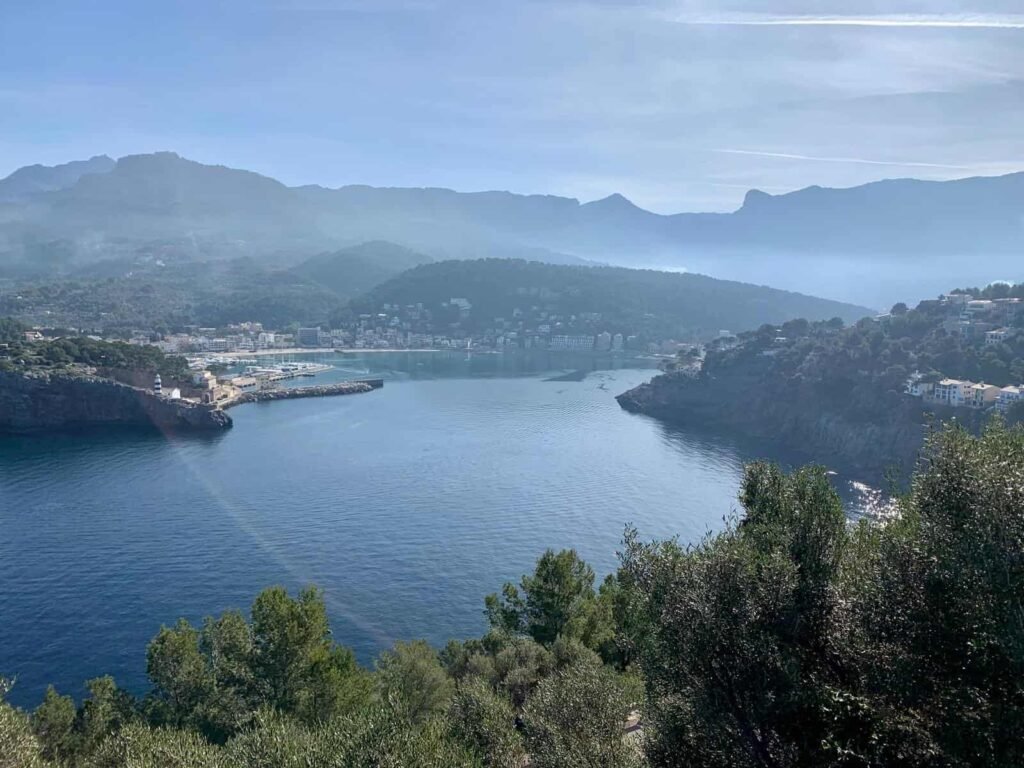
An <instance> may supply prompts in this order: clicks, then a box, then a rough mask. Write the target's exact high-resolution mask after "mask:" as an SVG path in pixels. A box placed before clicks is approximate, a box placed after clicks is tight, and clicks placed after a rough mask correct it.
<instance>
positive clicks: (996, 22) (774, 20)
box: [673, 15, 1024, 29]
mask: <svg viewBox="0 0 1024 768" xmlns="http://www.w3.org/2000/svg"><path fill="white" fill-rule="evenodd" d="M673 21H675V22H676V23H678V24H688V25H693V26H715V27H718V26H721V27H911V28H913V27H919V28H933V29H1024V16H947V15H934V16H722V17H696V18H690V17H686V16H683V17H677V18H675V19H673Z"/></svg>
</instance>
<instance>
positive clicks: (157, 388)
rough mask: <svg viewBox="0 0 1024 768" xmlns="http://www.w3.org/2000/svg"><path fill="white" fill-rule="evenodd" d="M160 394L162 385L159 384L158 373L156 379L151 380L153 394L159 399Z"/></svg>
mask: <svg viewBox="0 0 1024 768" xmlns="http://www.w3.org/2000/svg"><path fill="white" fill-rule="evenodd" d="M162 392H163V384H162V383H161V382H160V374H159V373H158V374H157V375H156V378H155V379H153V394H154V395H157V396H158V397H159V396H160V394H161V393H162Z"/></svg>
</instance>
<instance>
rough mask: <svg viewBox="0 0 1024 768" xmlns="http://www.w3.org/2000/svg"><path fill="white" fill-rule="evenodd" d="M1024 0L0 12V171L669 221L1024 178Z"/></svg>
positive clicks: (323, 2)
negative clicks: (486, 203)
mask: <svg viewBox="0 0 1024 768" xmlns="http://www.w3.org/2000/svg"><path fill="white" fill-rule="evenodd" d="M1022 137H1024V0H979V1H978V2H965V1H963V0H929V1H928V2H925V1H924V0H917V1H915V0H844V1H843V2H838V1H837V0H816V1H815V0H727V1H726V2H710V1H706V0H675V1H674V2H669V1H664V2H663V1H661V0H650V1H645V0H579V1H576V0H544V1H535V0H514V1H512V0H458V1H456V0H453V1H451V2H447V1H445V0H244V1H231V2H218V1H217V0H202V1H201V2H195V1H194V0H178V1H177V2H161V3H157V2H152V1H150V0H104V2H101V3H96V2H91V1H88V2H87V1H86V0H82V1H81V2H71V1H70V0H66V1H65V2H47V0H3V2H2V4H0V176H4V175H6V174H7V173H9V172H11V171H13V170H14V169H15V168H17V167H19V166H22V165H27V164H31V163H44V164H47V165H51V164H55V163H61V162H66V161H68V160H72V159H81V158H86V157H89V156H91V155H95V154H102V153H105V154H108V155H110V156H112V157H120V156H123V155H126V154H134V153H140V152H151V151H156V150H173V151H176V152H178V153H179V154H181V155H183V156H185V157H189V158H191V159H194V160H198V161H200V162H206V163H217V164H223V165H228V166H232V167H239V168H246V169H249V170H254V171H257V172H260V173H264V174H266V175H269V176H273V177H275V178H277V179H280V180H281V181H283V182H285V183H286V184H292V185H297V184H313V183H315V184H321V185H324V186H331V187H334V186H341V185H344V184H352V183H360V184H372V185H377V186H441V187H451V188H454V189H458V190H463V191H475V190H487V189H504V190H511V191H513V192H521V193H547V194H559V195H568V196H572V197H577V198H580V199H581V200H593V199H597V198H601V197H604V196H607V195H609V194H612V193H616V192H617V193H621V194H624V195H625V196H626V197H628V198H629V199H631V200H633V201H634V202H635V203H637V204H638V205H640V206H642V207H645V208H649V209H651V210H656V211H659V212H663V213H671V212H677V211H728V210H733V209H735V208H737V207H738V206H739V205H740V204H741V203H742V200H743V196H744V194H745V192H746V191H747V190H748V189H751V188H757V189H761V190H763V191H766V192H770V193H779V192H785V191H788V190H792V189H796V188H800V187H804V186H808V185H811V184H819V185H822V186H852V185H856V184H861V183H865V182H869V181H873V180H876V179H881V178H893V177H905V176H913V177H917V178H927V179H950V178H959V177H964V176H971V175H994V174H1000V173H1009V172H1012V171H1017V170H1024V146H1022V144H1024V140H1022Z"/></svg>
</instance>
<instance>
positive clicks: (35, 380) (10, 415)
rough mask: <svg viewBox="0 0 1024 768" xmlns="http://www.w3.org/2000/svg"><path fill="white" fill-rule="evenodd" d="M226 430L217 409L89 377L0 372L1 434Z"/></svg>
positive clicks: (228, 420) (225, 419)
mask: <svg viewBox="0 0 1024 768" xmlns="http://www.w3.org/2000/svg"><path fill="white" fill-rule="evenodd" d="M104 425H110V426H130V427H143V428H150V429H159V430H165V431H174V430H183V431H184V430H189V431H192V430H222V429H227V428H229V427H230V426H231V425H232V421H231V417H230V416H228V415H227V414H226V413H225V412H224V411H223V410H222V409H221V408H219V407H218V406H216V405H206V404H202V403H193V402H190V401H187V400H171V399H170V398H166V397H158V396H157V395H154V394H153V393H152V392H149V391H147V390H144V389H138V388H136V387H131V386H128V385H127V384H122V383H120V382H117V381H114V380H113V379H107V378H102V377H99V376H94V375H90V374H85V373H73V372H67V373H65V372H51V371H28V372H25V373H19V372H13V373H12V372H0V433H31V432H43V431H52V430H59V429H68V428H79V427H90V426H104Z"/></svg>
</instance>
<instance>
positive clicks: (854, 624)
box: [0, 422, 1024, 768]
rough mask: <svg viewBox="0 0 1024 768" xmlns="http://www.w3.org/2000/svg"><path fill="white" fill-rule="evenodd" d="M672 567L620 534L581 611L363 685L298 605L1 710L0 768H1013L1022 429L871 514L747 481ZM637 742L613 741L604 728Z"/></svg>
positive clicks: (998, 428) (178, 632)
mask: <svg viewBox="0 0 1024 768" xmlns="http://www.w3.org/2000/svg"><path fill="white" fill-rule="evenodd" d="M739 501H740V503H741V506H742V510H743V511H742V514H740V515H738V516H737V517H735V519H731V520H729V521H728V522H727V524H726V526H725V529H724V530H723V531H722V532H721V533H719V534H717V535H714V536H710V535H709V536H708V537H707V538H705V539H704V540H703V541H700V542H698V543H696V544H694V545H690V546H684V545H681V544H679V543H678V542H676V541H667V542H654V543H643V542H641V541H640V540H639V539H638V538H637V536H636V534H635V533H634V532H631V531H627V536H626V546H625V550H624V552H623V553H622V565H621V568H620V569H619V571H618V573H617V574H616V575H613V576H611V577H610V578H609V579H608V580H606V581H605V582H604V583H603V584H602V586H601V588H600V590H597V591H595V590H594V588H593V583H594V574H593V571H592V570H591V569H590V568H589V567H588V566H587V565H586V564H585V563H583V562H582V561H581V560H580V559H579V558H578V557H577V556H576V554H575V553H574V552H568V551H566V552H547V553H545V554H544V555H543V556H542V557H541V558H540V560H539V561H538V564H537V568H536V569H535V571H534V572H533V573H532V574H529V575H526V576H524V577H523V579H522V580H521V581H520V582H519V584H516V585H513V584H508V585H506V586H505V588H504V589H503V590H502V592H501V594H500V595H492V596H490V597H489V598H487V601H486V614H487V616H488V619H489V622H490V624H491V628H490V630H489V631H488V633H487V634H486V635H484V636H483V637H482V638H479V639H474V640H468V641H465V642H451V643H449V644H448V646H447V647H445V648H444V649H443V650H442V651H441V652H440V653H438V652H436V651H435V650H434V649H432V648H431V647H429V646H428V645H427V644H425V643H422V642H412V643H398V644H396V645H395V647H394V648H393V649H392V650H390V651H388V652H386V653H384V654H383V655H382V656H381V657H380V659H379V661H378V662H377V664H376V667H375V669H374V670H373V671H369V670H367V669H364V668H362V667H360V666H359V665H357V664H356V663H355V661H354V659H353V658H352V655H351V653H350V652H349V651H347V650H346V649H344V648H342V647H340V646H338V645H337V644H335V642H334V641H333V639H332V638H331V636H330V631H329V627H328V625H327V618H326V611H325V607H324V602H323V599H322V596H321V595H320V593H319V592H317V591H316V590H313V589H309V590H306V591H304V592H302V593H300V594H299V595H298V596H296V597H290V596H289V595H288V594H287V593H285V591H284V590H282V589H280V588H274V589H269V590H266V591H265V592H263V593H261V594H260V595H259V596H258V597H257V599H256V601H255V602H254V604H253V606H252V610H251V612H250V616H249V617H248V618H246V617H245V616H243V615H242V614H240V613H237V612H228V613H226V614H224V615H222V616H221V617H219V618H210V619H207V620H206V621H205V622H204V623H203V625H202V626H201V627H195V626H192V625H191V624H189V623H188V622H185V621H181V622H179V623H178V624H177V625H175V626H174V627H165V628H163V629H161V630H160V632H159V633H158V634H157V636H156V637H155V638H154V639H153V641H152V642H151V643H150V646H149V649H148V652H147V671H148V674H149V678H150V681H151V683H152V688H151V690H150V691H149V692H148V693H147V694H146V695H145V696H144V697H143V698H141V699H136V698H134V697H132V696H130V695H128V694H127V693H125V692H124V691H121V690H120V689H118V688H117V686H116V685H115V683H114V681H113V680H111V679H110V678H99V679H96V680H93V681H90V683H89V686H88V687H89V691H90V693H89V696H88V697H87V698H86V699H85V700H84V701H83V702H81V703H80V704H77V705H76V703H75V702H73V701H72V700H71V699H70V698H68V697H65V696H61V695H59V694H58V693H57V692H56V691H54V690H52V689H51V690H50V691H48V692H47V694H46V697H45V699H44V701H43V702H42V703H41V704H40V705H39V706H38V707H37V708H36V710H35V711H34V712H32V713H31V714H30V715H27V714H25V713H23V712H21V711H19V710H17V709H15V708H13V707H11V706H10V705H7V704H4V703H3V702H2V692H3V690H4V689H3V688H0V766H2V768H9V767H10V768H14V766H19V768H20V766H39V767H40V768H42V767H43V766H69V767H70V766H75V767H78V766H80V767H81V768H107V767H108V766H109V767H110V768H114V767H115V766H117V768H122V767H127V768H164V767H165V766H171V767H173V766H180V767H181V768H186V767H187V768H207V767H208V768H221V767H223V768H257V766H259V768H264V767H266V766H299V765H301V766H307V767H308V768H320V767H321V766H322V767H324V768H327V767H328V766H352V767H353V768H355V767H356V766H360V767H362V766H381V767H382V768H383V767H384V766H388V767H389V768H391V767H394V768H397V767H398V766H420V767H422V768H442V767H444V768H447V767H449V766H467V767H470V766H475V767H477V768H479V767H481V766H491V767H493V768H519V767H520V766H523V765H525V764H527V762H526V761H527V759H528V761H529V764H530V765H535V766H541V767H542V768H593V767H595V766H597V767H601V768H627V767H629V766H641V765H649V766H652V767H654V766H658V767H662V766H663V767H665V768H675V767H676V766H679V767H683V766H686V768H701V767H702V766H706V767H707V768H720V767H721V766H726V767H727V768H797V767H798V766H818V765H830V766H851V767H852V766H864V767H867V766H911V767H912V768H916V767H920V768H931V767H933V766H935V767H937V766H964V767H966V766H986V767H987V766H992V767H993V768H995V767H997V766H1011V765H1021V764H1022V763H1024V621H1022V618H1021V617H1022V616H1024V430H1022V429H1016V430H1011V429H1008V428H1006V427H1005V426H1003V425H1002V424H1001V423H1000V422H993V423H992V424H991V425H990V426H989V428H988V429H987V430H986V431H985V432H984V434H982V435H981V436H980V437H972V436H971V435H970V434H968V433H967V432H966V431H964V430H963V429H961V428H955V427H950V428H946V429H943V430H942V431H939V432H936V433H935V434H933V435H932V437H931V438H930V440H929V442H928V445H927V448H926V450H925V452H924V454H923V456H922V459H921V462H920V464H919V467H918V471H917V473H916V474H915V476H914V479H913V482H912V484H911V486H910V489H909V491H908V492H907V493H906V494H905V495H904V496H902V497H899V498H898V499H896V500H895V501H894V503H893V508H892V509H891V510H889V513H888V514H885V515H880V516H878V517H877V518H871V519H867V518H865V519H862V520H860V521H858V522H856V523H850V522H849V521H848V520H847V519H846V517H845V515H844V512H843V508H842V505H841V503H840V500H839V498H838V496H837V494H836V492H835V490H834V489H833V488H832V486H831V485H830V483H829V480H828V477H827V474H826V472H825V471H824V470H823V469H822V468H818V467H807V468H804V469H800V470H797V471H795V472H793V473H791V474H786V473H784V472H782V471H781V470H780V469H778V468H777V467H775V466H772V465H767V464H753V465H751V466H749V467H748V468H747V470H746V474H745V477H744V480H743V483H742V487H741V491H740V495H739ZM634 708H636V709H639V710H640V712H641V715H642V722H643V732H642V734H640V735H639V736H638V737H637V741H634V740H633V739H632V738H631V737H624V733H623V731H624V725H625V723H626V719H627V716H628V715H629V714H630V712H631V710H633V709H634Z"/></svg>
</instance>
